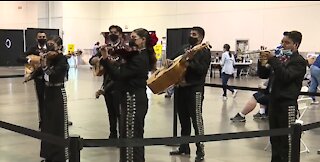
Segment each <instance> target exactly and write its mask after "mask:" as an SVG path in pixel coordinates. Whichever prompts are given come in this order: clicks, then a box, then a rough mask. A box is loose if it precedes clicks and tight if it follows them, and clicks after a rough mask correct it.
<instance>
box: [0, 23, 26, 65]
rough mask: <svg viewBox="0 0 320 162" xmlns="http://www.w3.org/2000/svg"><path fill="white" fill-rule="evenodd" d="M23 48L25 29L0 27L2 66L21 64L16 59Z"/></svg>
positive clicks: (0, 62)
mask: <svg viewBox="0 0 320 162" xmlns="http://www.w3.org/2000/svg"><path fill="white" fill-rule="evenodd" d="M23 49H24V46H23V30H4V29H0V66H20V65H21V64H19V63H18V62H17V61H16V60H17V58H18V57H19V56H20V54H21V53H23Z"/></svg>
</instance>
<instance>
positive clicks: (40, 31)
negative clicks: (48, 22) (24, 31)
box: [37, 30, 46, 35]
mask: <svg viewBox="0 0 320 162" xmlns="http://www.w3.org/2000/svg"><path fill="white" fill-rule="evenodd" d="M39 33H44V34H46V33H45V32H44V31H42V30H39V31H38V32H37V35H38V34H39Z"/></svg>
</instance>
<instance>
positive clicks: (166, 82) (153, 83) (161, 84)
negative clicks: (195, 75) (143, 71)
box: [147, 42, 211, 94]
mask: <svg viewBox="0 0 320 162" xmlns="http://www.w3.org/2000/svg"><path fill="white" fill-rule="evenodd" d="M204 48H211V45H210V44H209V42H206V43H202V44H199V45H196V46H194V47H193V48H192V49H191V50H189V51H188V52H186V53H184V54H183V55H181V56H179V57H177V58H175V59H174V60H173V63H172V64H171V65H170V66H169V67H162V68H160V69H158V70H156V71H155V72H154V73H153V74H152V75H151V76H150V77H149V79H148V80H147V85H148V87H149V88H150V89H151V91H152V92H153V93H154V94H159V93H161V92H164V91H165V90H166V89H167V88H168V87H170V86H171V85H175V84H177V83H179V82H181V81H182V80H183V78H184V75H185V72H186V70H187V65H186V62H187V60H189V59H192V58H193V56H194V55H195V54H196V53H197V51H199V50H202V49H204Z"/></svg>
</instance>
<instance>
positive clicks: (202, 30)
mask: <svg viewBox="0 0 320 162" xmlns="http://www.w3.org/2000/svg"><path fill="white" fill-rule="evenodd" d="M191 30H195V31H197V32H198V33H199V34H200V35H201V36H202V38H204V35H205V32H204V29H203V28H201V27H199V26H194V27H192V29H191Z"/></svg>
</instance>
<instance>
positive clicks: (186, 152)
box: [170, 150, 190, 155]
mask: <svg viewBox="0 0 320 162" xmlns="http://www.w3.org/2000/svg"><path fill="white" fill-rule="evenodd" d="M170 155H190V151H181V150H175V151H171V152H170Z"/></svg>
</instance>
